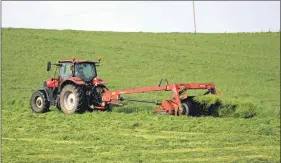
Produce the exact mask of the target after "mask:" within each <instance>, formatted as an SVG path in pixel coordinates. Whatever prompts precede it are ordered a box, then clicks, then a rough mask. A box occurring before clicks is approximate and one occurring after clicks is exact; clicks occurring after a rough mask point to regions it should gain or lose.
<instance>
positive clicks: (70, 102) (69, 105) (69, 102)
mask: <svg viewBox="0 0 281 163" xmlns="http://www.w3.org/2000/svg"><path fill="white" fill-rule="evenodd" d="M75 103H76V98H75V95H74V93H72V92H66V93H65V98H64V106H65V108H66V110H68V111H71V110H73V109H74V106H75Z"/></svg>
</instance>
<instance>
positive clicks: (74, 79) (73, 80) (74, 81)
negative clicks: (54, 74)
mask: <svg viewBox="0 0 281 163" xmlns="http://www.w3.org/2000/svg"><path fill="white" fill-rule="evenodd" d="M67 84H73V85H85V84H86V83H85V82H84V81H82V80H81V79H80V78H77V77H72V78H69V79H66V80H64V81H62V83H61V86H60V89H62V88H63V87H64V86H65V85H67Z"/></svg>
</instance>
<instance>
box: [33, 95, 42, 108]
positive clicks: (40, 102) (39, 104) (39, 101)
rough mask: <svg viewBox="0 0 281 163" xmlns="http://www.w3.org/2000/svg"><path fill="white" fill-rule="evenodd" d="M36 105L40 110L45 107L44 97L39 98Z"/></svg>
mask: <svg viewBox="0 0 281 163" xmlns="http://www.w3.org/2000/svg"><path fill="white" fill-rule="evenodd" d="M35 104H36V107H38V108H42V107H43V99H42V97H40V96H39V97H37V98H36V100H35Z"/></svg>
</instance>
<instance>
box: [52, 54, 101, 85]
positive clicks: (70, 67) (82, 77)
mask: <svg viewBox="0 0 281 163" xmlns="http://www.w3.org/2000/svg"><path fill="white" fill-rule="evenodd" d="M98 59H99V61H98V62H96V61H87V60H76V59H75V58H74V57H73V58H72V60H61V61H59V62H58V63H57V64H53V65H56V66H57V68H56V71H55V74H54V77H53V78H51V79H48V80H47V87H49V88H50V87H52V88H57V87H58V85H59V83H62V82H63V81H65V80H69V79H70V80H74V79H75V80H79V81H83V82H85V83H89V82H91V81H92V80H93V79H95V78H96V77H97V71H96V66H97V65H98V63H100V60H101V57H99V58H98ZM51 65H52V64H51V62H48V64H47V71H50V69H51ZM57 71H58V76H57V75H56V73H57Z"/></svg>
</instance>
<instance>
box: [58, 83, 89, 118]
mask: <svg viewBox="0 0 281 163" xmlns="http://www.w3.org/2000/svg"><path fill="white" fill-rule="evenodd" d="M59 103H60V108H61V110H62V111H63V113H65V114H74V113H84V112H85V111H86V110H87V100H86V99H85V95H84V92H83V89H82V88H81V87H79V86H74V85H66V86H65V87H63V89H62V91H61V93H60V101H59Z"/></svg>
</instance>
